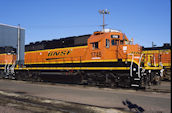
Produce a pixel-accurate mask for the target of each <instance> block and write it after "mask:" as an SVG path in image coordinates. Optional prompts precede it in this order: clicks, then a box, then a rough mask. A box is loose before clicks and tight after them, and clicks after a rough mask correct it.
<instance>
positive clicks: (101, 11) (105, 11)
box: [99, 9, 110, 31]
mask: <svg viewBox="0 0 172 113" xmlns="http://www.w3.org/2000/svg"><path fill="white" fill-rule="evenodd" d="M99 13H100V14H103V25H101V26H102V27H103V31H104V28H105V26H106V25H107V24H105V14H110V12H109V11H108V10H107V9H105V10H99Z"/></svg>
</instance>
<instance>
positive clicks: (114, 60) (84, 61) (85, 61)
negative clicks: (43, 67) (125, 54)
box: [25, 59, 118, 64]
mask: <svg viewBox="0 0 172 113" xmlns="http://www.w3.org/2000/svg"><path fill="white" fill-rule="evenodd" d="M117 61H118V60H117V59H113V60H83V61H60V62H36V63H25V64H63V63H87V62H117Z"/></svg>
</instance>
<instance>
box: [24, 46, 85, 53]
mask: <svg viewBox="0 0 172 113" xmlns="http://www.w3.org/2000/svg"><path fill="white" fill-rule="evenodd" d="M87 47H88V46H77V47H68V48H57V49H44V50H39V51H27V52H25V53H35V52H44V51H54V50H66V49H77V48H87Z"/></svg>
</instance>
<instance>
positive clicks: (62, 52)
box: [48, 50, 71, 56]
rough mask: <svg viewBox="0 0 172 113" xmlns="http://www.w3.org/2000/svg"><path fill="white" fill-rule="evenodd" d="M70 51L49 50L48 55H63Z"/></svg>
mask: <svg viewBox="0 0 172 113" xmlns="http://www.w3.org/2000/svg"><path fill="white" fill-rule="evenodd" d="M70 53H71V51H69V50H68V51H55V52H50V53H48V56H59V55H60V56H64V55H69V54H70Z"/></svg>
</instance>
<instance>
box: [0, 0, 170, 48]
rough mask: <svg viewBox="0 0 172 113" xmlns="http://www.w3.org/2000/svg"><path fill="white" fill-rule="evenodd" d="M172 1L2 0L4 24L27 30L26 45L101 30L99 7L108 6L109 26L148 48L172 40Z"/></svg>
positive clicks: (0, 15) (0, 8)
mask: <svg viewBox="0 0 172 113" xmlns="http://www.w3.org/2000/svg"><path fill="white" fill-rule="evenodd" d="M170 2H171V1H170V0H0V23H3V24H9V25H18V24H20V25H21V27H23V28H25V30H26V37H25V40H26V42H25V43H26V44H28V43H30V42H35V41H41V40H51V39H55V38H63V37H69V36H78V35H85V34H92V33H93V32H94V31H97V30H101V29H102V28H101V27H100V26H99V25H101V24H102V15H100V14H99V13H98V10H99V9H108V10H109V11H110V15H106V17H105V23H106V24H108V26H106V28H111V29H117V30H121V31H122V32H124V33H125V34H126V35H127V37H128V38H129V39H131V38H133V39H134V43H138V44H139V45H142V46H145V47H148V46H152V41H153V42H154V43H155V44H156V45H158V46H162V45H163V43H170V42H171V10H170V9H171V5H170V4H171V3H170Z"/></svg>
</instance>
